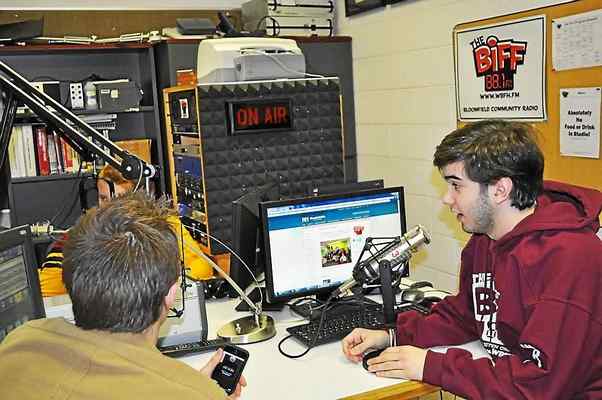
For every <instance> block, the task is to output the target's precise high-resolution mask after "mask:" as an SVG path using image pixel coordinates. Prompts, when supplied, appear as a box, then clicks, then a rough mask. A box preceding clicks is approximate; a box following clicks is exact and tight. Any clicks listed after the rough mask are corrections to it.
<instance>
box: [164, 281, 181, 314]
mask: <svg viewBox="0 0 602 400" xmlns="http://www.w3.org/2000/svg"><path fill="white" fill-rule="evenodd" d="M179 288H180V285H179V283H178V281H176V282H174V284H173V285H171V287H170V288H169V292H167V296H165V306H166V307H167V309H168V310H169V309H170V308H171V307H172V306H173V305H174V303H175V302H176V294H177V293H178V289H179Z"/></svg>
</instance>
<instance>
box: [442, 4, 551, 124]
mask: <svg viewBox="0 0 602 400" xmlns="http://www.w3.org/2000/svg"><path fill="white" fill-rule="evenodd" d="M454 41H455V43H454V44H455V46H454V47H455V53H454V58H455V63H456V104H457V111H458V119H460V120H461V121H471V120H479V119H486V118H487V119H522V120H529V121H542V120H545V119H546V118H547V116H546V52H545V48H546V17H545V15H535V16H532V17H527V18H522V19H516V20H511V21H504V22H500V23H496V24H492V25H486V26H481V27H476V28H467V29H462V30H457V31H455V32H454Z"/></svg>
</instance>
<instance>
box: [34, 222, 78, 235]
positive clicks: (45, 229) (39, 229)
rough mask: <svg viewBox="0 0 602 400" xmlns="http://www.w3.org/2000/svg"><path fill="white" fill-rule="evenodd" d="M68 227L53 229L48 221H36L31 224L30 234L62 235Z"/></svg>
mask: <svg viewBox="0 0 602 400" xmlns="http://www.w3.org/2000/svg"><path fill="white" fill-rule="evenodd" d="M68 231H69V230H68V229H55V227H54V226H53V225H52V224H50V222H49V221H46V222H36V223H34V224H32V225H31V234H32V235H33V236H50V237H52V236H54V235H64V234H65V233H67V232H68Z"/></svg>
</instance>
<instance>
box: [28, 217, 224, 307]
mask: <svg viewBox="0 0 602 400" xmlns="http://www.w3.org/2000/svg"><path fill="white" fill-rule="evenodd" d="M167 220H168V222H169V223H170V224H171V225H172V227H173V228H174V231H175V233H176V236H177V238H178V248H179V249H180V260H182V241H181V237H183V238H184V243H185V245H184V265H185V266H186V275H187V276H190V277H191V278H193V279H197V280H200V279H209V278H211V277H212V276H213V269H212V268H211V266H210V265H209V263H208V262H207V261H205V259H203V258H201V256H199V255H197V254H196V253H195V252H193V251H192V250H191V249H190V248H189V246H192V247H193V248H195V249H196V250H198V251H199V252H200V251H202V250H201V248H200V247H199V244H198V243H197V242H196V241H195V240H194V239H193V238H192V236H191V235H190V233H189V232H188V230H187V229H186V228H184V226H182V223H181V222H180V219H179V218H178V217H176V216H172V217H169V218H168V219H167ZM65 240H67V237H66V236H64V237H62V238H61V239H59V240H57V241H56V242H54V243H53V244H52V246H51V247H50V251H49V252H48V256H47V257H46V260H45V261H44V263H43V264H42V266H41V268H40V269H38V274H39V277H40V287H41V288H42V296H44V297H50V296H58V295H62V294H65V293H67V289H66V288H65V285H64V283H63V244H64V242H65Z"/></svg>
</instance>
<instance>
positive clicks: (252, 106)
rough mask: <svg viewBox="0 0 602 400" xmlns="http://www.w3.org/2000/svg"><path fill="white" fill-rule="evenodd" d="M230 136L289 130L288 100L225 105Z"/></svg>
mask: <svg viewBox="0 0 602 400" xmlns="http://www.w3.org/2000/svg"><path fill="white" fill-rule="evenodd" d="M227 107H228V125H229V133H230V134H246V133H258V132H271V131H283V130H291V129H292V128H293V119H292V115H291V101H290V99H276V100H274V99H272V100H265V99H254V100H239V101H232V102H229V103H227Z"/></svg>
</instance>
